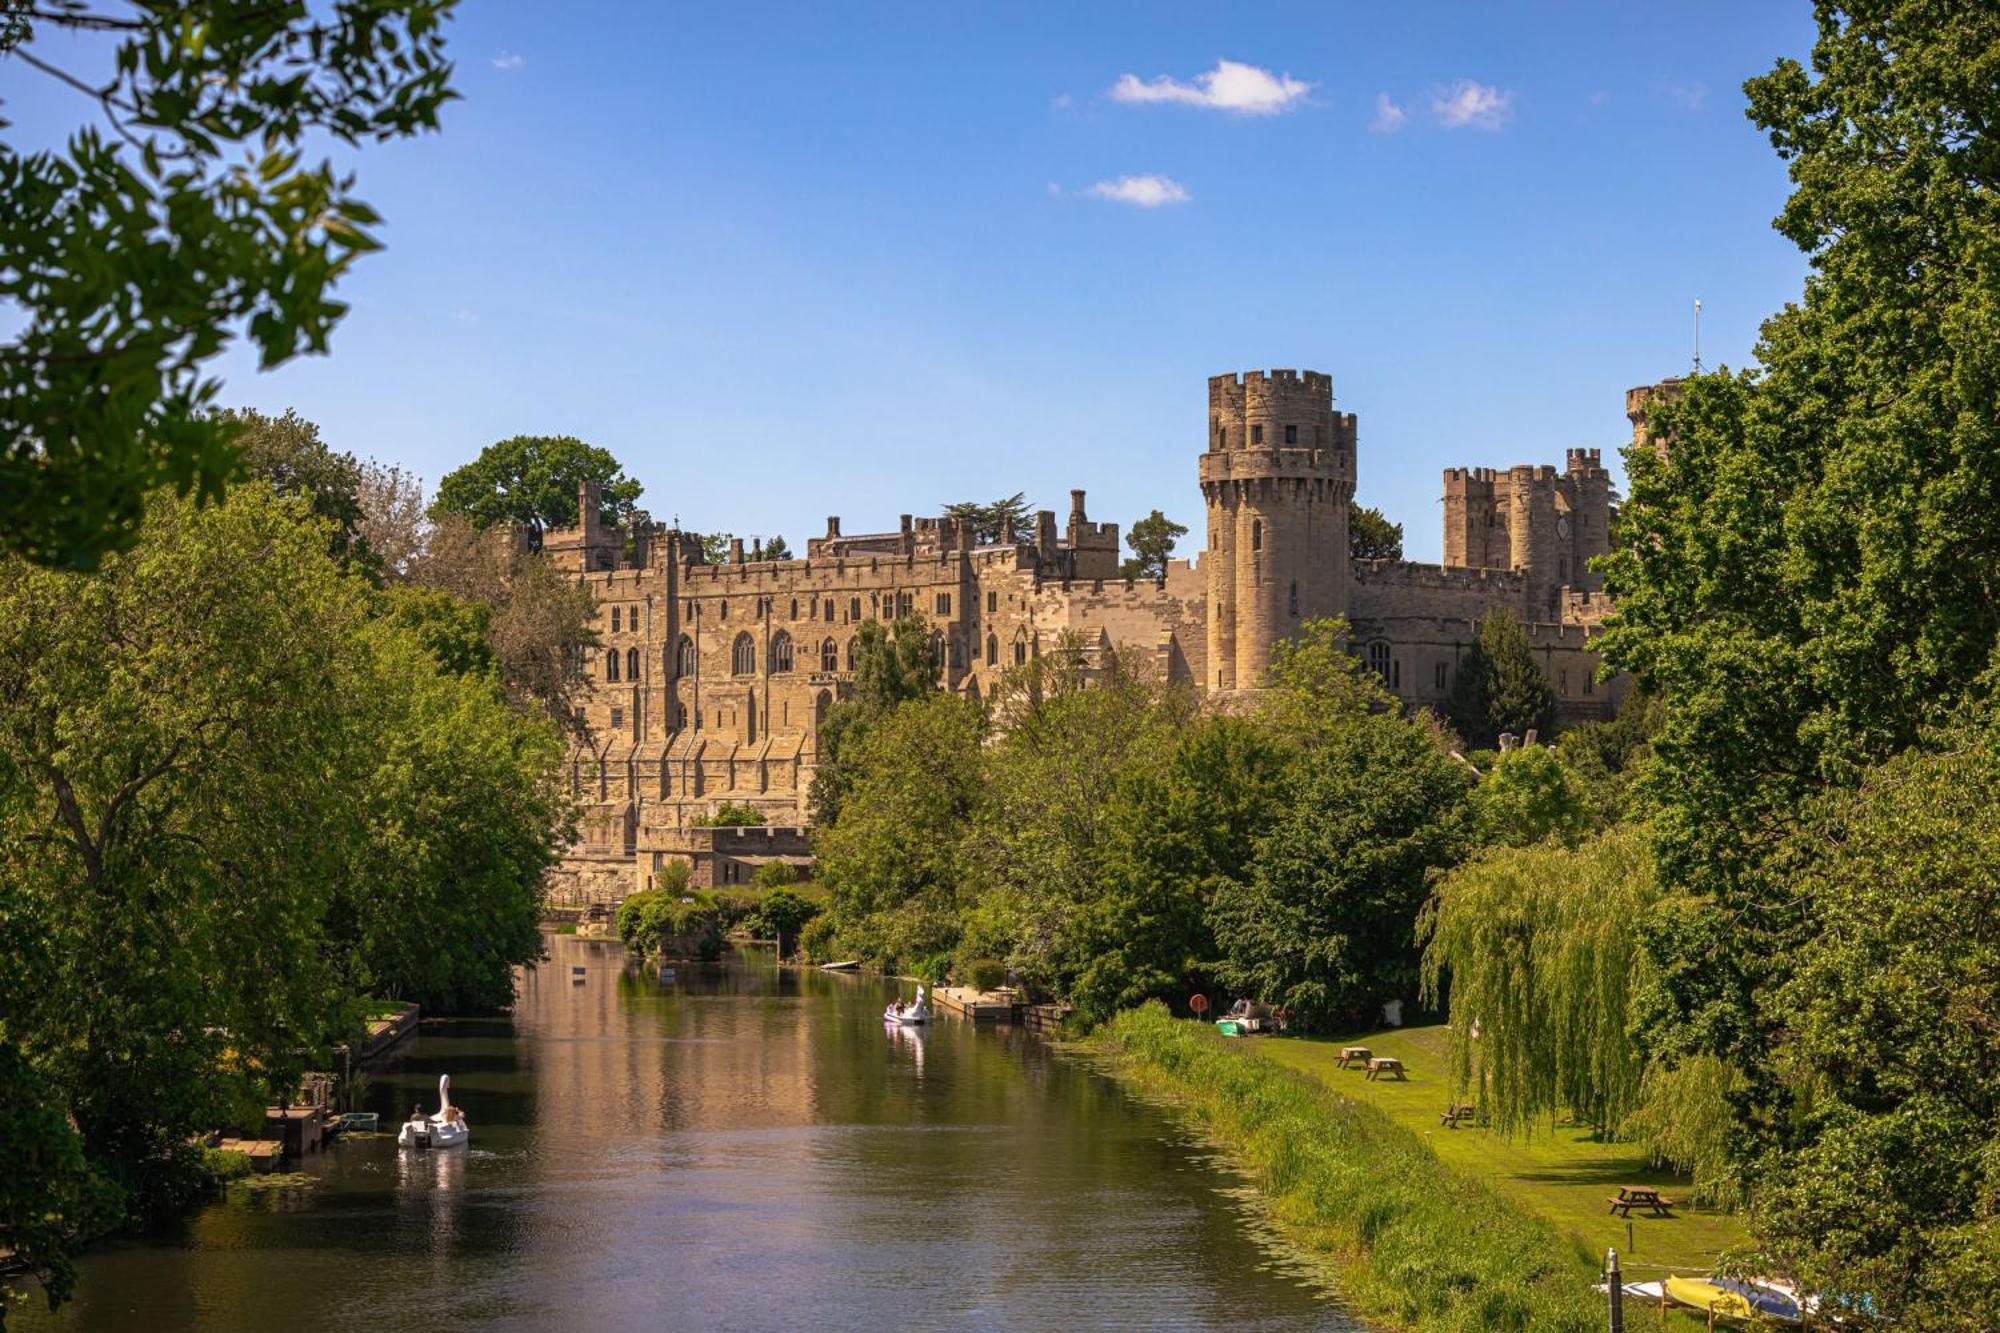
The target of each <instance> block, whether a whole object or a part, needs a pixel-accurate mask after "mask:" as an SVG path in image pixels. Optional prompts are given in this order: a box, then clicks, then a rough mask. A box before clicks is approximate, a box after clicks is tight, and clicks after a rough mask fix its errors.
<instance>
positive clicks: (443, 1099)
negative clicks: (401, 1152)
mask: <svg viewBox="0 0 2000 1333" xmlns="http://www.w3.org/2000/svg"><path fill="white" fill-rule="evenodd" d="M470 1137H472V1130H471V1129H470V1128H469V1127H468V1126H467V1125H466V1123H465V1112H463V1111H461V1110H459V1109H458V1108H457V1107H456V1106H453V1105H452V1104H451V1075H450V1074H439V1075H438V1110H437V1114H436V1115H434V1116H431V1117H429V1118H428V1119H426V1118H425V1116H424V1113H423V1108H422V1107H418V1108H417V1110H416V1112H415V1114H413V1115H412V1116H411V1117H410V1118H409V1119H408V1120H405V1121H404V1122H403V1128H402V1131H401V1132H400V1133H398V1134H397V1135H396V1146H397V1147H399V1148H457V1147H461V1146H463V1145H464V1143H465V1141H466V1140H467V1139H468V1138H470Z"/></svg>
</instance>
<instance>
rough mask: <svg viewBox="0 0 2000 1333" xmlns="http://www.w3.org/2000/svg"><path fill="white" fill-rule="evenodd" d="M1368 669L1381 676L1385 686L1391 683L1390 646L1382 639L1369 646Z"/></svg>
mask: <svg viewBox="0 0 2000 1333" xmlns="http://www.w3.org/2000/svg"><path fill="white" fill-rule="evenodd" d="M1368 669H1369V670H1370V671H1373V672H1374V673H1375V674H1376V675H1378V676H1380V677H1381V678H1382V683H1383V684H1384V685H1387V684H1388V683H1389V645H1388V644H1387V643H1385V642H1383V641H1382V640H1381V639H1377V640H1375V642H1373V643H1371V644H1369V645H1368Z"/></svg>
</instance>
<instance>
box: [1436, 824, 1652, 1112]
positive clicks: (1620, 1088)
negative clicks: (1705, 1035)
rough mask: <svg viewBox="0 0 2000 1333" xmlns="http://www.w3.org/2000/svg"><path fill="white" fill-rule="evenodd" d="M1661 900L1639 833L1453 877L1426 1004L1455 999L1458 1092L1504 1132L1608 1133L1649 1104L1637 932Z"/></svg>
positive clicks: (1523, 850)
mask: <svg viewBox="0 0 2000 1333" xmlns="http://www.w3.org/2000/svg"><path fill="white" fill-rule="evenodd" d="M1656 897H1657V890H1656V888H1655V886H1654V871H1653V863H1652V858H1651V856H1650V854H1649V853H1648V851H1647V849H1646V845H1645V841H1644V836H1643V833H1642V831H1641V830H1638V829H1636V828H1626V829H1620V830H1617V831H1615V832H1612V833H1607V834H1604V835H1602V836H1600V837H1598V838H1595V839H1593V840H1592V841H1590V842H1588V843H1585V844H1584V845H1583V846H1581V847H1577V848H1574V849H1571V848H1568V847H1564V846H1562V845H1560V844H1558V843H1551V842H1544V843H1540V844H1539V845H1535V846H1526V847H1518V848H1505V847H1503V848H1498V849H1494V850H1490V851H1488V852H1486V853H1485V854H1483V855H1481V856H1477V857H1474V858H1473V859H1471V860H1470V861H1467V862H1466V863H1465V864H1464V865H1461V866H1459V867H1458V868H1457V869H1455V870H1453V871H1452V872H1451V873H1449V874H1448V875H1446V876H1445V877H1444V880H1443V882H1442V883H1441V884H1440V885H1439V886H1438V890H1437V893H1436V895H1435V896H1434V897H1433V898H1432V900H1431V901H1430V902H1429V903H1428V904H1427V905H1426V907H1425V909H1424V913H1423V916H1422V917H1421V918H1420V919H1419V921H1418V925H1417V933H1418V936H1419V938H1421V939H1423V940H1424V941H1425V945H1424V961H1423V981H1424V998H1425V999H1426V1001H1429V1002H1432V1003H1436V1002H1439V1001H1441V1000H1442V999H1443V998H1444V997H1445V995H1446V994H1447V991H1448V993H1449V995H1450V1000H1451V1005H1450V1008H1451V1063H1452V1075H1453V1080H1454V1083H1455V1086H1456V1087H1457V1089H1458V1091H1459V1092H1460V1093H1461V1094H1463V1093H1464V1092H1465V1091H1466V1090H1468V1089H1470V1090H1471V1091H1472V1092H1473V1093H1474V1094H1475V1095H1476V1096H1477V1097H1478V1100H1479V1103H1480V1106H1481V1107H1482V1109H1483V1110H1484V1111H1485V1113H1486V1117H1487V1119H1488V1120H1489V1121H1490V1122H1491V1123H1492V1125H1493V1126H1494V1128H1496V1129H1498V1130H1501V1131H1503V1132H1526V1131H1527V1130H1529V1129H1530V1128H1531V1127H1532V1126H1533V1125H1534V1123H1535V1122H1536V1121H1537V1120H1538V1119H1542V1118H1546V1119H1549V1120H1551V1121H1553V1120H1554V1118H1555V1117H1556V1116H1557V1115H1558V1114H1560V1113H1562V1112H1564V1111H1567V1112H1568V1113H1569V1114H1570V1115H1572V1116H1574V1117H1575V1118H1576V1119H1577V1120H1579V1121H1582V1122H1583V1123H1585V1124H1588V1125H1591V1126H1593V1127H1595V1128H1596V1129H1597V1130H1598V1131H1599V1132H1600V1133H1609V1132H1611V1131H1612V1130H1614V1129H1616V1128H1617V1127H1618V1125H1619V1124H1620V1123H1621V1122H1623V1121H1624V1119H1625V1118H1626V1116H1628V1115H1629V1114H1630V1113H1631V1112H1632V1110H1633V1108H1634V1107H1635V1106H1636V1105H1637V1104H1638V1100H1639V1084H1640V1078H1641V1075H1642V1073H1643V1070H1644V1061H1643V1057H1642V1056H1641V1053H1640V1051H1639V1050H1638V1048H1637V1047H1636V1046H1635V1045H1634V1043H1633V1041H1632V1036H1631V1032H1630V1000H1629V997H1630V995H1631V992H1632V989H1633V988H1634V985H1635V978H1634V972H1635V968H1636V967H1638V965H1639V959H1640V954H1639V941H1638V934H1637V931H1636V930H1635V928H1634V926H1635V923H1636V921H1637V919H1638V918H1639V917H1640V916H1642V915H1643V914H1644V913H1645V911H1646V910H1647V908H1648V907H1650V906H1651V904H1652V903H1653V901H1654V900H1655V898H1656ZM1638 984H1643V983H1642V982H1640V983H1638ZM1475 1027H1476V1028H1477V1033H1476V1035H1475V1033H1474V1028H1475Z"/></svg>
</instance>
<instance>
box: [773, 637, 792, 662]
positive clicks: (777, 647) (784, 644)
mask: <svg viewBox="0 0 2000 1333" xmlns="http://www.w3.org/2000/svg"><path fill="white" fill-rule="evenodd" d="M791 669H792V636H791V635H789V634H787V633H785V631H783V630H779V631H778V637H777V638H775V639H773V640H771V670H773V671H790V670H791Z"/></svg>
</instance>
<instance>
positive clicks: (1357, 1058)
mask: <svg viewBox="0 0 2000 1333" xmlns="http://www.w3.org/2000/svg"><path fill="white" fill-rule="evenodd" d="M1374 1054H1375V1052H1373V1051H1371V1050H1369V1049H1368V1048H1367V1047H1366V1046H1343V1047H1341V1048H1340V1058H1339V1059H1338V1060H1335V1061H1334V1062H1333V1063H1334V1066H1335V1067H1336V1068H1339V1069H1352V1068H1354V1067H1355V1066H1357V1065H1365V1064H1367V1063H1368V1061H1369V1059H1370V1058H1371V1057H1372V1056H1373V1055H1374Z"/></svg>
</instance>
